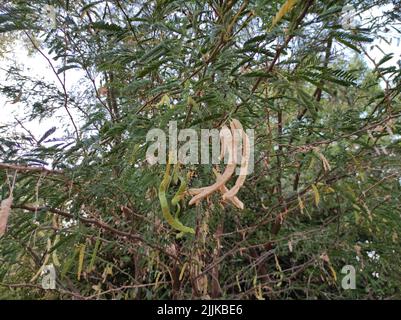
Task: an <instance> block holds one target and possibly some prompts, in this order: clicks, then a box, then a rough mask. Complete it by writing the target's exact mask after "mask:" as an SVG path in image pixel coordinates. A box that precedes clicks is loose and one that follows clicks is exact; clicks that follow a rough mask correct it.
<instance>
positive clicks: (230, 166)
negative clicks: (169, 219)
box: [189, 123, 237, 205]
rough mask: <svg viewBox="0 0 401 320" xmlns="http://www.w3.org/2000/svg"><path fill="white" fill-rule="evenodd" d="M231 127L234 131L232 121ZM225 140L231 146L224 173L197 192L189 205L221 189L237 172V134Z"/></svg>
mask: <svg viewBox="0 0 401 320" xmlns="http://www.w3.org/2000/svg"><path fill="white" fill-rule="evenodd" d="M230 127H231V131H232V132H233V128H235V127H234V125H233V123H230ZM224 140H225V142H224V143H227V146H229V147H230V148H229V149H228V150H229V153H228V155H229V157H228V165H227V167H226V169H225V171H224V173H223V174H222V176H221V178H220V179H218V180H217V181H216V182H215V183H214V184H212V185H211V186H209V187H205V188H202V191H201V192H200V193H199V194H197V195H196V196H194V197H193V198H192V199H191V201H189V205H192V204H197V203H199V202H200V201H201V200H202V199H204V198H206V197H208V196H210V195H211V194H212V193H213V192H215V191H216V190H219V189H220V187H221V186H223V185H225V184H226V182H227V181H228V180H229V179H230V178H231V176H232V175H233V174H234V172H235V168H236V163H235V161H234V160H235V158H236V157H235V153H236V152H237V147H236V145H237V141H236V140H235V136H234V135H232V136H230V137H228V135H227V137H225V138H224ZM189 192H190V193H191V192H192V191H191V190H190V191H189Z"/></svg>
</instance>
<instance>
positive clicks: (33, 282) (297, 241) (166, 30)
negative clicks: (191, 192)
mask: <svg viewBox="0 0 401 320" xmlns="http://www.w3.org/2000/svg"><path fill="white" fill-rule="evenodd" d="M46 4H51V5H53V6H54V8H55V9H56V13H57V14H56V22H57V24H56V26H53V25H52V24H51V23H49V21H46V19H44V16H43V14H40V12H43V8H45V5H46ZM346 4H352V5H354V7H355V8H356V10H357V13H358V15H359V16H364V15H365V13H367V12H370V11H369V10H372V8H373V10H374V11H375V12H376V13H377V12H379V13H378V14H376V15H375V16H367V17H365V19H364V20H363V21H364V23H363V24H361V25H358V26H351V27H349V26H348V25H347V24H344V15H345V14H346V13H347V12H346V11H344V10H343V8H344V6H345V5H346ZM385 6H386V7H385ZM280 8H282V9H281V10H280ZM283 8H284V9H283ZM377 8H390V9H388V10H387V9H386V10H384V9H383V10H381V11H380V10H377ZM399 9H400V4H399V2H397V1H381V0H369V1H342V0H324V1H313V0H306V1H287V2H285V1H270V0H269V1H265V0H249V1H235V0H212V1H183V0H176V1H174V0H157V1H140V0H136V1H119V0H100V1H58V0H55V1H50V2H47V1H43V0H39V1H34V2H31V1H18V0H15V1H3V2H2V4H1V5H0V13H1V14H0V32H1V34H0V35H1V38H0V44H1V46H2V48H3V49H2V50H6V48H10V47H11V48H12V47H13V41H14V39H16V38H20V39H22V41H24V43H25V45H26V46H27V47H28V48H29V50H31V51H32V53H33V54H34V53H36V54H38V55H39V56H40V58H42V59H45V60H46V61H47V62H48V63H49V66H50V67H51V70H52V71H53V72H54V74H55V75H57V76H56V77H55V79H56V82H54V81H50V80H48V81H46V80H41V79H36V78H34V77H32V76H30V75H27V74H24V73H23V72H22V71H21V70H19V69H18V68H17V67H11V68H9V69H8V70H7V79H1V82H0V90H1V92H2V94H3V95H5V96H6V97H7V98H8V99H9V100H11V101H14V102H18V104H16V106H15V107H17V106H18V107H19V108H23V110H24V113H25V117H23V118H21V119H18V122H15V123H13V124H4V125H2V126H0V141H1V145H0V159H1V164H0V183H1V185H0V186H1V189H0V192H1V197H2V199H5V198H7V197H8V196H9V195H10V184H11V183H12V180H13V179H14V177H15V186H14V189H13V198H14V200H13V207H12V212H11V216H10V221H9V225H8V230H7V233H6V234H5V235H4V236H3V237H2V238H1V239H0V261H1V264H0V283H1V287H0V297H1V298H3V299H4V298H8V299H10V298H20V299H21V298H34V299H60V298H61V299H69V298H77V299H105V298H114V299H172V298H175V299H182V298H187V299H188V298H190V299H192V298H193V299H197V298H204V299H205V298H234V299H316V298H318V299H348V298H359V299H374V298H400V285H401V278H400V274H401V270H400V265H401V263H400V262H401V261H400V236H401V235H400V226H401V223H400V221H401V219H400V213H401V205H400V201H399V199H400V197H401V185H400V164H401V161H400V152H401V144H400V139H399V137H400V136H399V134H400V130H401V123H400V112H401V108H400V107H401V105H400V98H399V93H400V85H401V83H400V80H401V78H400V68H399V67H400V66H399V65H396V64H390V65H389V64H388V63H386V62H387V61H388V60H389V59H391V57H392V53H388V54H386V55H385V56H384V58H383V59H381V60H380V61H377V60H375V58H374V57H372V56H371V55H370V54H369V52H370V46H372V41H373V40H374V39H377V37H379V36H380V35H383V32H384V34H385V33H386V32H388V31H389V30H390V29H391V32H396V34H399V31H398V29H397V26H398V25H399V23H400V19H401V14H400V12H401V10H399ZM41 10H42V11H41ZM273 21H274V24H273ZM384 40H385V41H389V39H387V38H384ZM1 52H2V51H1ZM367 60H371V61H372V63H373V65H374V66H375V67H374V68H373V69H369V68H368V67H367V64H366V61H367ZM72 70H79V71H80V72H81V73H82V75H83V77H82V79H81V80H80V82H79V84H78V85H76V86H74V87H73V88H72V89H71V88H68V87H67V86H66V80H65V79H66V75H68V74H69V72H71V71H72ZM56 112H62V113H63V115H64V118H63V119H64V121H62V122H61V123H55V126H56V127H57V129H60V128H61V129H63V130H61V131H60V130H56V129H53V130H50V131H48V132H47V133H46V134H45V135H44V136H42V137H37V136H35V134H34V133H32V132H29V131H28V132H27V131H25V130H14V129H18V128H19V129H21V126H23V124H24V123H25V122H27V121H30V120H34V119H51V118H52V116H53V115H54V114H55V113H56ZM233 117H234V118H237V119H239V120H240V121H241V122H242V123H243V125H244V127H246V128H252V129H255V170H254V173H253V174H252V175H251V176H249V177H248V179H247V182H246V184H245V186H244V187H243V188H242V189H241V191H240V193H239V197H240V198H241V199H242V200H243V201H244V203H245V209H244V210H243V211H239V210H237V209H236V208H234V207H232V206H228V205H222V204H221V203H220V200H219V198H218V197H211V198H210V199H209V200H208V201H207V202H206V201H203V202H202V204H201V205H200V206H197V207H189V206H187V205H185V206H184V208H183V210H182V212H183V216H182V217H181V220H182V221H183V222H184V224H185V225H189V226H192V227H194V228H195V229H196V234H195V235H186V236H185V237H182V238H177V237H176V232H175V231H173V230H172V229H171V228H170V226H169V225H168V224H167V223H166V222H165V221H164V219H163V217H162V213H161V208H160V203H159V201H158V195H157V189H158V186H159V184H160V182H161V180H162V177H163V174H164V171H165V166H162V165H158V166H149V165H148V164H147V162H146V161H145V152H146V147H147V145H146V144H145V141H146V138H145V137H146V133H147V131H148V130H149V129H151V128H156V127H157V128H161V129H163V130H166V131H167V125H168V122H169V121H170V120H177V121H178V124H179V127H180V128H195V129H200V128H209V129H210V128H219V127H220V126H221V125H222V124H224V123H227V122H228V121H229V120H230V119H231V118H233ZM45 168H46V169H45ZM182 170H183V172H189V173H190V174H191V176H192V178H191V181H190V185H191V186H195V187H198V186H205V185H208V184H210V182H211V181H213V180H214V176H213V174H212V167H211V166H185V167H183V168H182ZM175 188H178V186H177V187H175V186H174V187H173V189H175ZM172 192H173V191H172ZM188 199H189V198H186V200H185V202H186V203H187V202H188ZM50 263H52V264H53V265H54V266H55V267H56V270H57V289H56V290H47V291H46V290H43V289H41V285H40V279H41V277H40V271H41V268H43V266H44V265H47V264H50ZM344 265H353V266H354V267H355V268H356V271H357V281H356V284H357V288H356V289H355V290H343V289H342V287H341V279H342V276H343V275H342V274H341V269H342V268H343V266H344ZM35 275H36V276H35Z"/></svg>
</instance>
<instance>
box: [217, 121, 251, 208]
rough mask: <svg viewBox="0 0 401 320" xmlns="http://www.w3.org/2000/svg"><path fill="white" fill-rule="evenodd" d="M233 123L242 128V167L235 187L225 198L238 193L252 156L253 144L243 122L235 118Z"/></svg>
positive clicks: (225, 194) (230, 197) (224, 195)
mask: <svg viewBox="0 0 401 320" xmlns="http://www.w3.org/2000/svg"><path fill="white" fill-rule="evenodd" d="M233 123H234V125H235V127H236V128H237V129H239V130H240V133H241V134H240V135H241V136H242V158H241V169H240V174H239V176H238V178H237V181H236V182H235V185H234V187H233V188H231V189H230V190H229V191H228V192H226V193H224V194H223V200H227V199H232V198H233V197H234V196H235V195H236V194H237V193H238V191H239V189H240V188H241V187H242V186H243V185H244V183H245V179H246V176H247V173H248V166H249V159H250V156H251V146H250V142H249V137H248V135H247V134H246V133H245V131H244V129H243V127H242V125H241V123H240V122H239V121H238V120H235V119H234V120H233Z"/></svg>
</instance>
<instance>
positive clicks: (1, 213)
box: [0, 196, 13, 237]
mask: <svg viewBox="0 0 401 320" xmlns="http://www.w3.org/2000/svg"><path fill="white" fill-rule="evenodd" d="M12 204H13V197H12V196H10V197H8V198H7V199H4V200H3V201H2V202H1V207H0V237H1V236H3V235H4V233H5V232H6V228H7V221H8V217H9V216H10V212H11V205H12Z"/></svg>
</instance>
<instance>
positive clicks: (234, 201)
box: [188, 169, 244, 210]
mask: <svg viewBox="0 0 401 320" xmlns="http://www.w3.org/2000/svg"><path fill="white" fill-rule="evenodd" d="M213 173H214V174H215V176H216V178H217V180H218V179H221V174H220V173H219V172H217V170H216V169H213ZM205 188H206V187H203V188H193V189H190V190H189V191H188V192H189V194H190V195H192V196H196V195H197V194H199V193H201V192H202V191H203V190H204V189H205ZM219 191H220V193H221V194H222V195H223V194H225V193H227V192H228V191H229V190H228V188H227V187H226V186H225V185H222V186H221V187H220V189H219ZM226 201H228V202H231V203H232V204H233V205H234V206H235V207H237V208H238V209H241V210H243V209H244V203H243V202H242V201H241V200H240V199H238V198H237V197H236V196H233V197H232V198H228V199H226Z"/></svg>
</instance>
